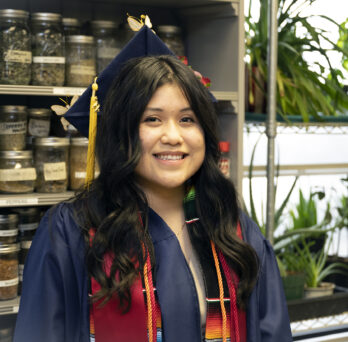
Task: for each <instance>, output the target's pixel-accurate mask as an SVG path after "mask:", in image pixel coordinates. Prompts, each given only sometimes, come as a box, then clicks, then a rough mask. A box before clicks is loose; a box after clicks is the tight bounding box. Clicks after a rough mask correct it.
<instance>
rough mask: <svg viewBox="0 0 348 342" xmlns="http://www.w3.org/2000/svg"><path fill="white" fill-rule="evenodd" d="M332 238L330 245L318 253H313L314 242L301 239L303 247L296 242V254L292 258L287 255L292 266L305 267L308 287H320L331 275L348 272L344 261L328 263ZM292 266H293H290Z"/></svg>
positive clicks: (286, 257)
mask: <svg viewBox="0 0 348 342" xmlns="http://www.w3.org/2000/svg"><path fill="white" fill-rule="evenodd" d="M331 241H332V239H330V241H329V244H328V246H326V248H322V249H321V250H320V251H319V252H317V253H312V252H311V250H310V246H311V244H312V242H308V241H306V240H305V239H302V241H301V248H300V246H299V245H298V244H295V245H294V246H295V249H296V254H295V256H294V257H293V258H292V260H291V259H289V258H290V255H286V256H285V259H286V260H287V262H290V264H291V263H292V264H291V265H292V267H297V268H300V269H303V270H304V272H305V275H306V285H307V287H318V286H319V285H320V283H321V282H322V281H323V280H324V279H325V278H326V277H327V276H329V275H331V274H337V273H343V274H348V272H347V270H348V267H347V265H345V264H342V263H337V262H336V263H332V264H329V265H327V264H326V262H327V258H328V249H329V245H330V243H331ZM290 267H291V266H290Z"/></svg>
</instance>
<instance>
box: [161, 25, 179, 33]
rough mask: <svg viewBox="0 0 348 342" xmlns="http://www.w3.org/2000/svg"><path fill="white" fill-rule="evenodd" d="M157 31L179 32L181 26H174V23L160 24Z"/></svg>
mask: <svg viewBox="0 0 348 342" xmlns="http://www.w3.org/2000/svg"><path fill="white" fill-rule="evenodd" d="M157 32H158V33H172V34H179V33H181V27H179V26H174V25H160V26H157Z"/></svg>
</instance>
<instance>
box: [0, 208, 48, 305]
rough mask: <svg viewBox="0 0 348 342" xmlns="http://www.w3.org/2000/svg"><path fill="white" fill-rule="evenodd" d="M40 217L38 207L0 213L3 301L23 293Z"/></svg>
mask: <svg viewBox="0 0 348 342" xmlns="http://www.w3.org/2000/svg"><path fill="white" fill-rule="evenodd" d="M41 216H42V212H41V210H40V209H39V208H37V207H32V208H17V209H13V210H12V211H6V212H1V213H0V300H9V299H13V298H15V297H16V296H17V295H18V294H20V292H21V284H22V281H23V270H24V264H25V260H26V257H27V254H28V252H29V248H30V246H31V243H32V240H33V238H34V235H35V232H36V229H37V228H38V226H39V221H40V218H41Z"/></svg>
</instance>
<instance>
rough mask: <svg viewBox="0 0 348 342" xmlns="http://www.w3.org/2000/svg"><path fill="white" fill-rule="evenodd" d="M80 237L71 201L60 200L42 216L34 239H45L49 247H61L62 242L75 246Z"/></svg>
mask: <svg viewBox="0 0 348 342" xmlns="http://www.w3.org/2000/svg"><path fill="white" fill-rule="evenodd" d="M81 238H82V230H81V228H80V227H79V226H78V224H77V222H76V219H75V217H74V210H73V205H72V203H68V202H62V203H59V204H57V205H54V206H53V207H51V208H50V209H49V210H47V212H46V213H45V215H44V216H43V218H42V220H41V222H40V225H39V228H38V230H37V233H36V234H35V239H47V240H49V243H50V245H51V247H57V248H61V247H62V246H63V245H62V242H63V243H64V245H65V244H67V245H70V246H76V244H78V243H80V239H81Z"/></svg>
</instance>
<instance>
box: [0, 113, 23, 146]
mask: <svg viewBox="0 0 348 342" xmlns="http://www.w3.org/2000/svg"><path fill="white" fill-rule="evenodd" d="M26 132H27V107H26V106H0V151H18V150H23V149H24V148H25V135H26Z"/></svg>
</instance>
